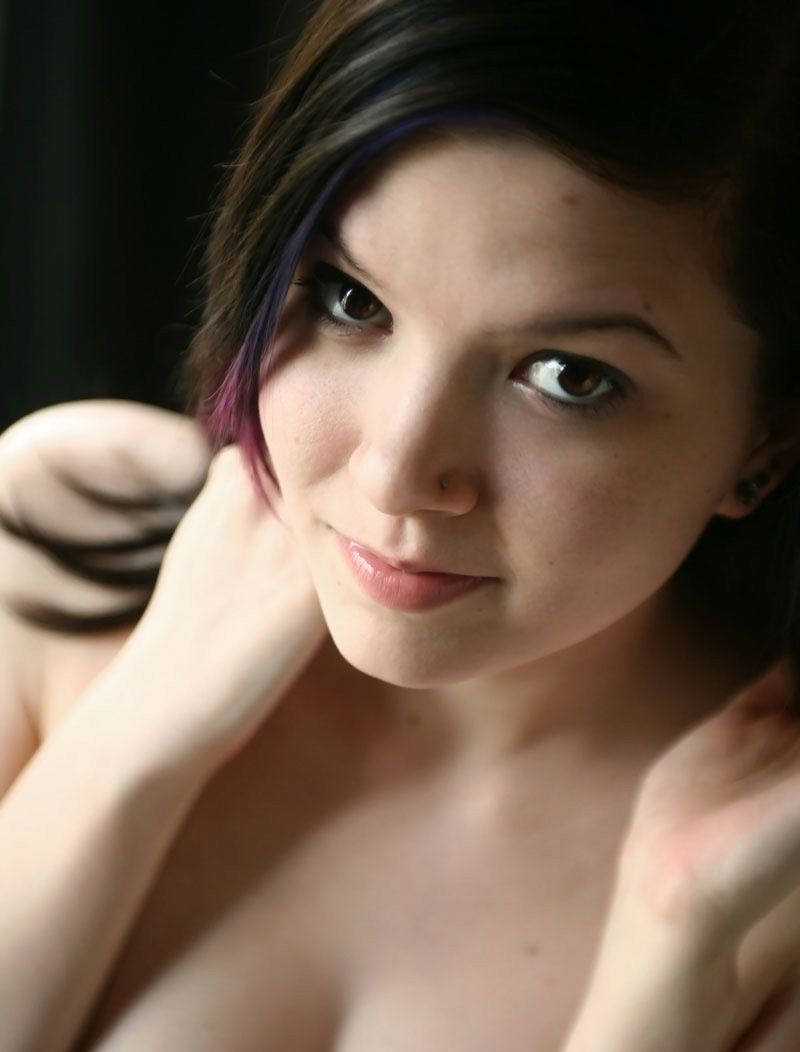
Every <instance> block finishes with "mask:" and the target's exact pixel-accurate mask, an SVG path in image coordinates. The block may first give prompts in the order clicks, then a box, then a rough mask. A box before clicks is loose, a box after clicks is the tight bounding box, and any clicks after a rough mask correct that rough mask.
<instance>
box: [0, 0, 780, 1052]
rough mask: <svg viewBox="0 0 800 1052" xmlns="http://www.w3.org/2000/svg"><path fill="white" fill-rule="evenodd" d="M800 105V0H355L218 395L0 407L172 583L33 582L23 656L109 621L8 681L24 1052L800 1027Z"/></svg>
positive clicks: (269, 151)
mask: <svg viewBox="0 0 800 1052" xmlns="http://www.w3.org/2000/svg"><path fill="white" fill-rule="evenodd" d="M798 111H800V29H799V24H798V11H797V9H796V4H794V3H788V2H778V0H775V2H767V3H764V2H763V0H762V2H760V3H758V4H755V3H752V2H739V3H731V2H730V0H728V2H726V3H722V2H716V3H715V2H706V3H697V2H696V0H695V2H693V3H692V4H688V3H683V2H677V3H673V4H671V5H669V6H668V8H667V7H663V8H659V7H658V6H657V5H647V6H642V5H636V6H632V7H631V8H630V9H628V8H627V7H626V6H624V5H623V6H622V7H620V6H617V7H614V8H613V9H609V8H608V7H607V6H605V5H602V6H601V5H593V4H589V3H585V2H584V3H581V2H577V0H557V2H555V0H551V2H541V3H536V4H532V3H519V2H515V0H500V2H497V3H492V4H490V5H489V4H483V3H480V2H478V0H475V2H471V0H458V2H457V3H456V2H452V0H425V2H424V3H423V2H420V0H416V2H413V3H412V2H410V0H408V2H406V0H327V2H324V3H322V5H321V6H320V7H319V8H318V10H317V11H316V12H315V14H314V15H313V17H312V18H311V20H310V22H309V24H308V26H307V29H306V31H305V33H304V34H303V37H302V39H301V40H300V41H299V43H298V45H297V46H296V48H295V49H294V51H293V52H292V54H291V55H290V57H289V59H288V62H287V64H286V66H285V68H284V70H283V72H282V74H281V76H280V78H279V80H278V82H277V84H276V85H275V86H274V87H273V89H272V91H271V92H270V93H269V94H268V96H267V97H266V98H265V100H264V101H263V103H262V105H261V107H260V110H259V112H258V115H257V119H256V121H255V123H254V125H253V129H252V131H251V133H250V135H249V138H248V140H247V142H246V144H245V146H244V149H243V151H242V154H241V156H240V158H239V159H238V161H237V163H236V164H235V165H234V166H233V169H232V175H231V178H230V180H229V182H228V185H227V187H226V189H225V194H224V197H223V201H222V205H221V210H220V213H219V217H218V219H217V222H216V226H215V229H214V233H213V236H212V239H211V244H210V249H209V266H208V292H207V301H206V313H205V319H204V324H203V327H202V329H201V331H200V332H199V333H198V335H197V338H196V340H195V342H194V344H193V347H192V349H191V352H190V354H189V355H188V356H187V358H186V360H185V362H184V373H183V376H184V388H183V390H184V394H185V397H186V405H187V417H190V418H191V419H190V420H181V421H180V426H178V424H174V426H173V425H172V423H171V422H170V421H169V420H167V419H165V416H166V417H168V416H169V414H166V415H165V414H161V413H158V412H156V411H154V410H151V409H147V408H146V407H130V406H128V407H125V406H119V405H114V404H113V403H112V404H109V403H99V404H97V405H95V404H93V403H87V404H78V405H77V406H74V407H68V406H67V407H57V409H56V411H55V412H53V411H48V410H45V411H44V414H40V415H39V416H38V417H32V418H30V420H28V421H22V422H20V424H17V425H15V426H14V428H12V429H10V431H9V432H7V434H6V436H4V440H5V450H6V460H5V463H6V464H7V465H8V470H7V475H6V484H5V492H6V495H7V497H8V499H7V501H6V504H5V506H4V507H5V510H4V521H5V526H6V529H7V531H8V533H9V537H13V538H14V543H15V544H22V543H24V542H27V544H28V546H30V545H31V544H35V545H38V546H39V547H40V548H42V549H43V550H44V551H46V552H49V554H50V555H51V556H52V557H53V558H54V559H55V560H57V561H58V562H59V564H60V565H61V567H62V568H65V569H67V570H69V571H70V572H71V573H73V574H75V575H77V576H78V577H80V578H81V579H82V580H83V581H84V582H85V583H86V584H88V585H89V586H90V587H91V588H93V589H95V590H98V589H100V590H102V589H106V590H109V589H113V588H114V587H115V586H117V587H118V588H119V589H125V590H126V592H127V593H128V598H130V595H129V593H130V590H131V589H134V590H135V589H136V588H138V589H139V590H140V592H141V591H142V590H143V591H144V596H143V597H142V595H141V594H140V595H139V601H138V603H136V604H135V605H134V606H130V605H129V606H128V607H125V608H123V610H122V612H121V613H119V612H117V613H115V612H114V611H110V612H109V611H106V612H102V611H101V612H99V613H98V612H97V611H91V610H89V609H88V607H87V603H84V604H83V607H82V609H81V611H80V612H73V613H72V614H71V615H70V614H69V613H65V612H64V611H63V610H62V611H58V610H50V611H46V610H42V609H40V608H37V607H36V605H35V604H34V603H32V602H31V601H30V597H28V599H27V601H26V597H25V595H24V594H21V593H24V591H25V589H24V587H21V586H22V585H24V584H25V582H24V581H23V580H22V579H21V577H22V575H21V574H20V573H19V572H17V573H16V574H14V573H13V572H12V571H11V570H9V571H8V574H9V580H10V581H11V583H12V584H13V585H14V587H13V588H11V587H7V589H6V590H7V592H9V593H11V592H13V593H14V594H13V596H12V597H11V599H10V600H8V601H7V605H9V608H11V609H13V610H15V611H16V612H17V614H18V616H19V621H18V622H12V620H11V619H10V617H9V618H8V621H7V624H6V636H5V638H6V639H7V641H8V645H9V653H10V651H11V646H12V643H13V644H16V643H17V642H18V641H19V640H20V639H21V634H22V633H23V632H25V631H28V629H27V628H23V627H21V626H22V624H23V623H24V624H26V625H28V626H35V625H39V626H43V627H45V628H48V629H51V630H53V631H54V632H58V633H60V636H59V638H61V639H62V640H66V642H64V643H63V645H62V648H61V650H60V652H59V657H58V660H51V661H50V662H49V663H48V666H47V672H48V674H47V676H42V677H40V681H39V682H40V684H41V683H42V682H44V688H45V694H46V697H45V696H44V695H43V696H42V697H39V698H38V699H36V700H33V701H32V702H31V709H32V711H33V713H34V722H37V723H38V725H39V729H40V737H41V738H42V739H43V741H41V743H38V748H37V747H36V744H37V743H35V742H33V743H32V744H30V746H28V747H27V752H26V746H25V745H24V742H25V741H30V740H31V738H32V735H30V733H28V738H27V739H26V738H25V732H24V731H23V730H22V729H21V728H22V727H23V722H24V721H23V711H22V707H21V703H19V702H17V707H16V708H14V707H13V704H12V700H11V698H10V697H9V700H8V704H7V714H6V715H5V716H4V722H5V724H6V725H7V726H8V727H9V728H10V731H9V734H8V735H7V740H6V745H5V746H4V748H6V759H5V760H4V763H5V767H6V770H7V771H11V769H12V767H15V768H16V769H15V770H14V774H13V776H12V775H7V776H6V779H5V780H6V782H7V783H9V788H8V790H7V792H6V794H5V796H4V798H3V801H2V805H0V847H2V850H1V851H0V856H2V858H3V860H4V861H3V865H2V870H1V871H0V909H2V910H3V914H2V930H3V933H4V937H3V942H2V946H1V947H0V963H2V967H0V1007H1V1009H2V1011H1V1012H0V1014H2V1018H3V1022H4V1035H5V1036H4V1041H5V1042H6V1045H5V1046H4V1047H7V1048H8V1049H9V1052H16V1050H22V1049H26V1050H28V1049H37V1050H46V1052H55V1050H59V1052H61V1050H68V1049H76V1050H79V1052H123V1050H127V1049H133V1048H137V1049H141V1048H175V1049H182V1048H186V1049H189V1048H191V1049H193V1050H197V1049H201V1050H204V1049H207V1050H209V1052H211V1050H217V1049H220V1048H224V1049H226V1050H232V1052H236V1050H246V1049H248V1050H249V1049H281V1050H289V1049H290V1050H292V1052H295V1050H296V1052H366V1050H370V1052H374V1050H377V1049H380V1050H387V1052H388V1050H389V1049H401V1048H402V1049H406V1048H413V1049H415V1052H428V1050H430V1052H433V1050H436V1052H441V1050H445V1049H446V1050H448V1052H450V1050H452V1052H472V1050H485V1049H490V1048H491V1049H497V1050H498V1052H500V1050H502V1052H534V1050H536V1052H538V1050H542V1052H551V1050H552V1052H590V1050H595V1049H602V1050H603V1052H634V1050H635V1052H643V1050H645V1049H652V1050H662V1049H663V1050H669V1052H683V1050H685V1052H697V1050H701V1049H702V1050H703V1052H715V1050H719V1052H734V1050H737V1052H742V1050H743V1049H758V1050H760V1052H789V1050H790V1049H791V1050H794V1049H796V1048H797V1047H798V1042H800V974H798V973H799V972H800V723H798V719H797V711H798V710H797V698H796V697H795V692H794V690H793V678H792V676H791V671H792V669H793V667H794V663H795V659H796V657H797V650H798V641H797V613H796V596H797V592H798V587H800V582H798V575H797V565H796V554H795V544H796V539H797V536H798V509H800V499H799V492H800V491H799V490H798V487H799V486H800V480H799V479H798V476H797V474H796V472H795V465H796V460H797V453H798V437H799V436H798V428H797V404H798V403H797V399H798V395H799V394H800V390H799V389H798V364H799V363H800V359H798V357H797V354H798V346H799V345H800V316H799V315H798V311H797V299H796V294H795V288H794V280H795V279H796V278H798V277H799V276H800V274H799V273H798V272H799V271H800V255H799V254H798V248H797V246H798V244H800V236H799V235H800V221H799V220H798V216H799V215H800V211H799V210H798V198H797V193H796V187H797V185H798V174H800V173H798V164H799V162H798V157H800V122H798V117H800V112H798ZM103 419H105V421H106V424H107V425H109V426H103V424H102V420H103ZM198 425H199V429H198ZM90 427H93V428H94V430H93V432H92V434H90V435H89V437H88V438H87V429H89V428H90ZM170 427H172V430H171V431H170V438H169V441H165V442H163V443H161V442H160V441H159V436H161V435H164V436H166V434H167V431H169V430H170ZM115 428H116V429H117V430H116V435H117V438H116V439H114V438H113V437H107V436H113V434H114V429H115ZM200 434H202V435H203V436H205V439H206V443H207V444H201V443H199V442H198V438H199V435H200ZM154 436H155V437H154ZM115 442H116V443H117V444H118V445H115V444H114V443H115ZM120 448H124V455H125V456H126V458H127V469H126V468H125V467H123V469H122V470H120V463H119V460H118V456H119V454H120ZM178 448H180V449H183V450H184V453H183V456H184V459H183V461H182V464H183V466H184V469H185V472H184V473H183V474H181V472H178V470H177V469H176V467H175V452H174V451H175V450H176V449H178ZM112 452H113V456H112V455H111V453H112ZM206 454H207V455H206ZM209 459H210V460H211V464H210V469H209V470H208V472H207V476H206V474H205V468H206V467H207V466H208V460H209ZM112 462H113V467H112V466H111V464H112ZM198 464H199V465H200V466H201V471H200V476H201V480H202V478H205V481H204V482H203V483H202V488H201V489H200V492H199V495H198V496H197V497H196V499H194V500H193V501H192V502H191V506H190V507H189V508H188V510H187V511H186V512H185V514H182V515H179V516H178V517H179V519H180V521H179V523H178V525H177V528H176V529H174V533H173V532H172V531H173V527H174V518H173V522H172V525H170V526H168V527H165V526H164V522H163V514H162V522H161V524H160V525H156V524H155V522H154V519H155V518H157V514H158V512H159V505H160V503H163V501H164V493H165V492H166V491H167V490H170V489H174V490H176V491H177V490H179V489H181V488H184V489H187V488H189V489H191V482H190V478H189V476H190V475H191V474H193V473H194V474H196V473H197V466H198ZM12 465H15V467H14V468H13V470H12ZM20 465H24V469H23V467H21V466H20ZM33 465H36V466H35V467H34V466H33ZM42 465H43V466H42ZM0 466H1V465H0ZM15 472H16V474H15ZM142 472H145V473H149V476H150V478H151V481H152V486H151V490H152V492H150V493H149V494H148V493H146V492H145V491H144V489H143V487H142V483H141V481H140V475H141V474H142ZM179 475H181V477H182V478H184V479H185V486H183V487H181V486H180V485H179V484H178V481H177V479H178V476H179ZM34 477H35V478H37V479H38V480H39V485H40V487H41V485H42V480H43V479H44V480H46V485H45V486H44V489H45V490H48V487H49V492H50V493H51V494H55V493H56V492H58V493H59V494H60V493H61V492H62V490H61V489H58V490H57V487H60V486H62V484H63V483H64V482H65V481H66V482H67V484H69V483H70V479H71V480H72V488H73V494H72V496H73V497H74V498H76V499H80V500H82V501H83V502H84V504H83V506H84V508H85V507H88V506H89V504H88V503H87V502H91V501H92V500H93V499H94V500H95V501H96V503H97V506H98V507H100V506H102V507H105V509H106V511H111V512H112V513H113V514H115V515H117V516H119V512H120V508H122V509H123V512H124V515H123V518H124V519H125V520H126V521H127V522H128V523H129V524H131V525H133V526H134V527H135V528H136V531H137V534H138V536H137V538H135V539H134V540H131V538H130V533H131V530H130V528H129V529H128V535H127V539H126V538H121V536H120V534H119V532H117V534H115V536H114V537H113V538H112V539H111V540H110V541H108V542H107V543H106V544H105V545H104V544H103V543H102V542H100V541H98V536H97V532H96V530H95V531H94V532H93V533H91V535H90V536H89V537H88V538H87V536H84V537H83V538H82V539H81V538H77V539H76V538H74V537H73V538H69V537H66V536H65V530H64V520H63V517H62V518H61V519H60V520H59V516H58V514H56V511H55V510H54V508H55V505H56V500H55V497H54V498H53V500H52V501H51V502H50V505H49V507H50V521H49V523H48V522H45V521H43V520H44V519H46V514H45V512H46V511H47V509H46V508H45V505H47V500H46V499H44V500H43V502H41V507H40V513H39V514H38V515H34V514H32V513H29V514H25V513H24V510H25V509H24V504H25V494H26V487H28V489H29V487H30V485H31V480H32V479H33V478H34ZM197 484H198V480H197V478H195V479H194V491H193V492H196V491H197ZM192 495H193V493H192ZM189 500H191V496H189V497H186V496H184V498H183V504H182V505H180V502H179V506H180V507H181V509H183V508H185V507H186V504H187V503H188V501H189ZM58 507H59V508H61V505H60V504H59V505H58ZM162 511H163V509H162ZM29 512H30V509H29ZM76 514H77V513H76ZM62 515H63V513H62ZM148 516H149V518H148ZM167 517H168V516H167ZM94 525H95V526H96V524H94ZM165 541H168V545H167V548H166V552H165V554H164V557H163V560H161V561H160V563H159V564H158V565H157V566H155V567H150V569H149V570H148V569H147V568H146V567H145V568H144V569H143V568H142V566H141V562H139V563H138V564H136V563H135V561H134V565H131V563H130V561H128V560H129V557H130V555H131V553H132V554H133V555H134V556H137V555H139V554H141V553H143V552H145V551H146V550H147V549H148V547H152V545H153V544H154V543H158V542H161V543H162V545H163V542H165ZM9 543H10V542H9ZM6 563H7V565H8V566H10V565H11V563H10V560H9V559H7V560H6ZM29 591H30V589H29ZM93 594H96V592H95V593H93ZM61 605H63V604H61ZM31 630H32V629H31ZM91 633H96V636H92V635H91ZM93 639H94V642H93V641H92V640H93ZM87 640H88V642H87ZM94 646H96V647H97V648H98V650H97V653H98V654H101V657H98V658H96V659H95V660H94V661H93V660H92V659H90V658H88V657H87V654H88V653H89V652H91V650H92V648H93V647H94ZM78 651H80V654H81V656H82V657H81V660H82V662H83V664H82V668H83V670H84V672H83V675H82V676H81V675H79V674H76V673H75V668H76V660H75V659H74V658H73V659H72V660H70V657H69V655H70V653H73V654H75V653H77V652H78ZM781 659H782V660H781ZM16 660H17V661H20V659H19V658H17V659H16ZM18 667H20V668H21V665H20V666H18ZM65 669H69V670H70V674H69V675H67V676H66V681H67V682H68V683H69V684H70V687H69V688H68V689H67V688H65V687H64V682H65V678H64V675H63V674H62V673H63V670H65ZM19 675H20V676H21V677H22V678H23V679H25V677H30V676H31V669H30V665H29V664H27V665H25V673H24V676H23V675H22V673H19ZM25 682H26V683H28V684H30V682H32V680H31V679H30V678H28V679H25ZM48 692H50V693H48ZM56 692H58V698H59V703H58V705H56V704H55V702H54V701H53V698H54V697H55V696H56Z"/></svg>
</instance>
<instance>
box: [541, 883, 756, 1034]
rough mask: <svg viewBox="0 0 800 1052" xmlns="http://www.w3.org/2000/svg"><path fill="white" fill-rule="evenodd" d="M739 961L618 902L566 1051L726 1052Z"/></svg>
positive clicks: (733, 1020) (734, 1016) (630, 904)
mask: <svg viewBox="0 0 800 1052" xmlns="http://www.w3.org/2000/svg"><path fill="white" fill-rule="evenodd" d="M736 975H737V973H736V954H735V952H733V951H729V950H728V949H726V948H724V947H720V946H717V947H714V946H711V945H708V944H706V942H705V941H704V940H702V939H700V938H698V937H697V936H696V934H694V933H691V932H683V931H681V930H679V929H678V928H675V927H670V926H669V925H666V924H664V923H663V922H662V921H661V920H660V919H657V918H653V917H652V916H648V915H647V914H646V913H645V912H644V911H643V910H642V909H641V907H640V906H639V904H638V903H636V902H631V901H630V900H626V899H625V898H624V897H621V896H620V897H618V898H616V899H615V900H614V903H613V905H612V908H611V910H610V912H609V917H608V921H607V924H606V927H605V930H604V932H603V937H602V940H601V943H600V947H599V950H598V953H597V958H596V962H595V966H594V969H593V972H592V977H591V980H590V982H589V985H588V988H587V992H586V995H585V996H584V1000H583V1002H582V1005H581V1009H580V1011H579V1013H578V1015H577V1017H576V1019H575V1021H574V1022H573V1025H572V1029H571V1030H570V1032H569V1035H568V1038H567V1041H566V1043H565V1044H564V1046H563V1048H562V1050H561V1052H597V1049H603V1052H699V1050H702V1052H726V1050H727V1049H729V1047H730V1042H731V1037H732V1035H733V1033H734V1031H735V1025H736V1022H737V1014H736V1005H737V998H736V991H737V979H736Z"/></svg>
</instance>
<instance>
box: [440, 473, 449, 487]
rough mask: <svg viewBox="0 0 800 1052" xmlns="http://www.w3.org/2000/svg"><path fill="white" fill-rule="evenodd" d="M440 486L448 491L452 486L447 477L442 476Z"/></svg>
mask: <svg viewBox="0 0 800 1052" xmlns="http://www.w3.org/2000/svg"><path fill="white" fill-rule="evenodd" d="M439 485H440V486H441V487H442V489H447V487H448V486H449V485H450V483H449V482H448V481H447V477H446V476H445V475H442V477H441V478H440V479H439Z"/></svg>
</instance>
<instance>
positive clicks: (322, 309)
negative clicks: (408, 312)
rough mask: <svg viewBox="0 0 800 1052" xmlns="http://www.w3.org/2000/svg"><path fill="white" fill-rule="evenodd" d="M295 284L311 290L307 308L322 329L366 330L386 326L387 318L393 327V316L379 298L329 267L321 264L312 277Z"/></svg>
mask: <svg viewBox="0 0 800 1052" xmlns="http://www.w3.org/2000/svg"><path fill="white" fill-rule="evenodd" d="M295 284H296V285H302V286H304V287H306V288H308V291H309V297H308V301H307V307H308V309H309V311H310V313H311V316H312V317H313V319H314V320H315V321H317V322H320V323H321V324H322V325H326V326H329V327H330V328H333V329H336V330H337V331H342V330H356V331H357V330H359V329H362V328H364V327H366V326H370V327H371V326H375V325H381V324H383V325H385V324H386V319H387V318H388V319H389V325H390V326H391V315H390V314H389V312H388V311H387V310H386V308H385V307H384V306H383V304H382V303H381V301H380V300H379V299H378V297H377V296H375V295H374V294H373V293H372V292H370V290H369V289H368V288H367V287H366V286H365V285H362V284H361V283H360V282H359V281H356V280H355V279H354V278H351V277H350V275H349V274H345V272H344V271H343V270H339V269H338V268H337V267H333V266H331V264H330V263H324V262H322V261H321V260H320V261H318V262H317V263H315V264H314V268H313V270H312V272H311V277H310V278H308V279H306V280H304V281H296V282H295ZM381 313H383V315H384V317H383V320H382V319H381Z"/></svg>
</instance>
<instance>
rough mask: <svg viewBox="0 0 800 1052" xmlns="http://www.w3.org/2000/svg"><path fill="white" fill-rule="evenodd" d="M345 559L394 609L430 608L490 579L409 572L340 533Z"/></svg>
mask: <svg viewBox="0 0 800 1052" xmlns="http://www.w3.org/2000/svg"><path fill="white" fill-rule="evenodd" d="M337 539H338V541H339V547H340V548H341V551H342V554H343V556H344V559H345V562H346V563H347V565H348V567H349V568H350V571H351V572H352V574H353V576H354V577H355V579H356V581H357V582H358V584H359V585H360V586H361V588H362V589H363V591H364V592H366V593H367V595H369V596H370V597H371V598H372V599H374V600H375V601H376V602H379V603H381V605H383V606H387V607H389V608H390V609H392V610H407V611H411V610H430V609H432V608H433V607H437V606H442V605H443V604H444V603H447V602H450V601H451V600H452V599H456V598H457V597H458V596H461V595H463V594H464V593H465V592H471V591H474V589H475V588H477V587H479V586H480V585H482V584H484V583H485V582H486V581H488V580H490V578H488V577H461V576H458V575H456V574H449V573H406V572H405V571H403V570H397V569H395V568H394V567H393V566H389V565H388V564H387V563H385V562H383V561H382V560H381V559H379V558H378V556H377V555H375V554H374V553H373V552H370V551H367V549H366V548H362V547H361V546H360V545H358V544H356V543H355V541H351V540H350V539H349V538H348V537H343V536H342V535H341V534H337Z"/></svg>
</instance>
